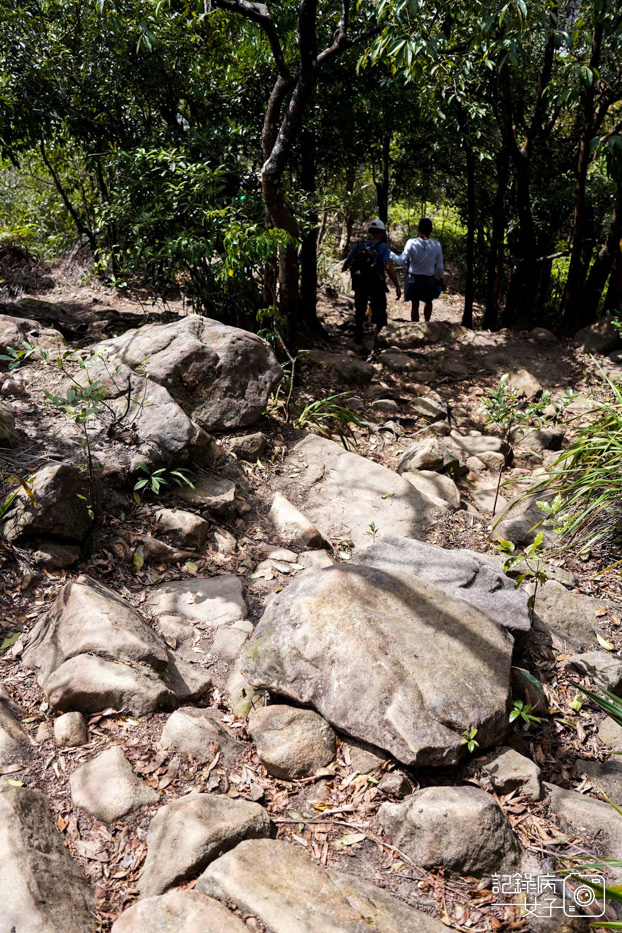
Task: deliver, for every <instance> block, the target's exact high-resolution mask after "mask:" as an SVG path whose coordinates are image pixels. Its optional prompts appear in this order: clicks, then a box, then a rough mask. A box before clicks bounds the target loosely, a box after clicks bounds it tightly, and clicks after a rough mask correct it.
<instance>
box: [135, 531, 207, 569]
mask: <svg viewBox="0 0 622 933" xmlns="http://www.w3.org/2000/svg"><path fill="white" fill-rule="evenodd" d="M134 543H135V544H136V545H137V548H136V553H137V554H140V556H141V557H142V559H143V561H145V562H148V561H153V562H154V563H158V564H178V563H181V561H184V560H188V559H190V558H192V557H196V555H195V553H194V551H180V550H178V549H177V548H175V547H171V546H170V544H165V542H164V541H159V540H158V539H157V538H153V537H152V536H151V535H136V537H135V539H134Z"/></svg>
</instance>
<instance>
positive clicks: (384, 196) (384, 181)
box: [374, 133, 391, 224]
mask: <svg viewBox="0 0 622 933" xmlns="http://www.w3.org/2000/svg"><path fill="white" fill-rule="evenodd" d="M380 171H381V175H380V178H379V179H377V180H376V179H374V184H375V186H376V199H377V201H378V218H379V219H380V220H381V221H382V222H383V223H384V224H386V223H387V222H388V219H389V179H390V172H391V133H385V134H384V136H383V137H382V156H381V166H380Z"/></svg>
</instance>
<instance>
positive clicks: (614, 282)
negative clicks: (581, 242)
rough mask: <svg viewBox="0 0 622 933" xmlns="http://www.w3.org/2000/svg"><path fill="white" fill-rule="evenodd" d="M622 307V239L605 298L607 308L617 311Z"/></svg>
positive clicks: (607, 309)
mask: <svg viewBox="0 0 622 933" xmlns="http://www.w3.org/2000/svg"><path fill="white" fill-rule="evenodd" d="M621 309H622V240H621V241H620V243H619V245H618V250H617V252H616V256H615V259H614V260H613V268H612V270H611V275H610V277H609V288H608V289H607V296H606V298H605V310H606V311H615V310H621Z"/></svg>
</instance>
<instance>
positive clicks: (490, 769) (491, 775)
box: [481, 745, 542, 800]
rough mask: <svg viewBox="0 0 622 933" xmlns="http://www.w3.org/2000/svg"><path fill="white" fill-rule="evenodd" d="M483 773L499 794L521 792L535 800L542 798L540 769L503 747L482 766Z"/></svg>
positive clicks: (523, 757) (528, 760)
mask: <svg viewBox="0 0 622 933" xmlns="http://www.w3.org/2000/svg"><path fill="white" fill-rule="evenodd" d="M481 773H482V775H483V777H484V779H485V780H486V781H487V782H488V784H489V785H490V787H491V788H492V789H493V790H494V791H495V792H496V793H497V794H510V793H511V792H512V791H513V790H520V792H521V794H528V795H529V796H530V797H533V799H534V800H540V799H541V798H542V772H541V770H540V768H539V767H538V766H537V764H535V762H533V761H531V760H530V759H529V758H526V757H525V756H524V755H519V753H518V752H517V751H514V749H513V748H509V747H508V746H503V745H502V746H501V748H499V749H497V750H496V751H495V752H494V754H493V755H491V756H490V757H489V758H487V759H486V761H485V762H484V763H483V764H482V765H481Z"/></svg>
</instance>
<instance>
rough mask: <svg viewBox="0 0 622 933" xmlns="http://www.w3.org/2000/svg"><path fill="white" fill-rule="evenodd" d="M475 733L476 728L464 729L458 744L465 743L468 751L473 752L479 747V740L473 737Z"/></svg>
mask: <svg viewBox="0 0 622 933" xmlns="http://www.w3.org/2000/svg"><path fill="white" fill-rule="evenodd" d="M476 735H477V729H475V728H473V729H465V731H464V732H463V734H462V740H461V742H460V744H461V745H466V747H467V748H468V750H469V751H470V752H474V751H475V749H476V748H479V742H478V741H477V740H476V738H475V736H476Z"/></svg>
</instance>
